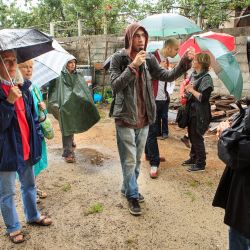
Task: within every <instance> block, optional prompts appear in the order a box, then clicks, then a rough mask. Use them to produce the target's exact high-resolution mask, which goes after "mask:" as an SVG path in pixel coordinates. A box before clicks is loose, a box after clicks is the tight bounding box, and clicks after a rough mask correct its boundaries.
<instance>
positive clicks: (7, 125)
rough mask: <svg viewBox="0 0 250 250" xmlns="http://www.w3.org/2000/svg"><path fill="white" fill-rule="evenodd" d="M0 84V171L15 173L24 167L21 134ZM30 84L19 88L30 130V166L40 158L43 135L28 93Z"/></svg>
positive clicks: (27, 82)
mask: <svg viewBox="0 0 250 250" xmlns="http://www.w3.org/2000/svg"><path fill="white" fill-rule="evenodd" d="M1 84H2V83H0V171H16V170H17V169H19V168H22V167H25V166H26V165H25V162H24V159H23V146H22V138H21V132H20V128H19V124H18V120H17V116H16V112H15V108H14V105H13V104H11V103H9V102H8V101H6V98H7V96H6V94H5V92H4V91H3V89H2V87H1ZM30 84H31V82H30V81H25V83H24V85H23V86H22V87H20V89H21V91H22V96H23V101H24V106H25V110H26V119H27V122H28V125H29V129H30V143H29V145H30V157H29V161H30V164H31V165H34V164H35V163H37V162H38V161H39V160H40V158H41V150H42V146H41V141H42V138H43V134H42V132H41V129H40V125H39V123H38V118H37V114H36V111H35V107H34V102H33V97H32V95H31V93H30V91H29V86H30Z"/></svg>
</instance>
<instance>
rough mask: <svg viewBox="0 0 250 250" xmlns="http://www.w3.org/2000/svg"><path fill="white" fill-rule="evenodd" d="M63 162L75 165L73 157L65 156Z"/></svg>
mask: <svg viewBox="0 0 250 250" xmlns="http://www.w3.org/2000/svg"><path fill="white" fill-rule="evenodd" d="M64 160H65V161H66V162H67V163H75V162H76V159H75V157H74V156H73V155H68V156H65V157H64Z"/></svg>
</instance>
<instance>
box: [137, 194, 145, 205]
mask: <svg viewBox="0 0 250 250" xmlns="http://www.w3.org/2000/svg"><path fill="white" fill-rule="evenodd" d="M144 201H145V198H144V196H143V195H142V194H140V193H139V199H138V202H139V203H142V202H144Z"/></svg>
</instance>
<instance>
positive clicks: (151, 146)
mask: <svg viewBox="0 0 250 250" xmlns="http://www.w3.org/2000/svg"><path fill="white" fill-rule="evenodd" d="M157 131H158V130H157V125H156V123H153V124H151V125H149V130H148V137H147V141H146V145H145V154H146V157H147V159H148V160H149V162H150V165H151V166H156V167H158V166H159V164H160V154H159V147H158V142H157Z"/></svg>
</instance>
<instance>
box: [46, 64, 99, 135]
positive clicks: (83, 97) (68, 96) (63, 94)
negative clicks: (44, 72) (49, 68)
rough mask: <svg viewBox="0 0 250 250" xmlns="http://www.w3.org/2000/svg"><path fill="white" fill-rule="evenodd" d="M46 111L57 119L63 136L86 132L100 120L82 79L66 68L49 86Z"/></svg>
mask: <svg viewBox="0 0 250 250" xmlns="http://www.w3.org/2000/svg"><path fill="white" fill-rule="evenodd" d="M48 111H49V113H52V114H53V115H54V116H55V118H56V119H58V121H59V124H60V128H61V132H62V134H63V136H69V135H72V134H77V133H81V132H84V131H87V130H88V129H89V128H91V127H92V126H93V125H95V124H96V123H97V122H98V121H99V120H100V115H99V113H98V110H97V108H96V106H95V104H94V102H93V98H92V96H91V93H90V91H89V88H88V86H87V84H86V82H85V80H84V77H83V76H81V75H80V74H79V73H77V72H76V71H75V72H74V73H72V74H70V73H69V72H68V71H67V69H66V67H64V68H63V70H62V72H61V75H60V76H59V77H58V78H56V79H55V80H53V81H51V83H50V85H49V95H48Z"/></svg>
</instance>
